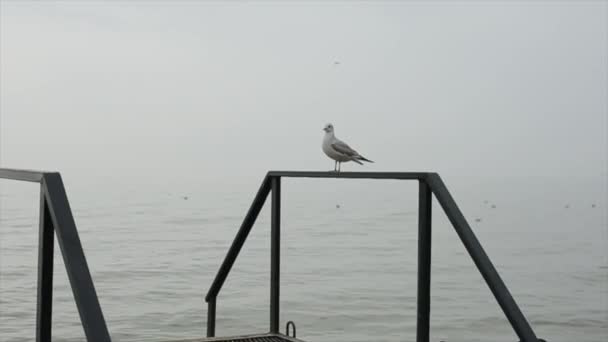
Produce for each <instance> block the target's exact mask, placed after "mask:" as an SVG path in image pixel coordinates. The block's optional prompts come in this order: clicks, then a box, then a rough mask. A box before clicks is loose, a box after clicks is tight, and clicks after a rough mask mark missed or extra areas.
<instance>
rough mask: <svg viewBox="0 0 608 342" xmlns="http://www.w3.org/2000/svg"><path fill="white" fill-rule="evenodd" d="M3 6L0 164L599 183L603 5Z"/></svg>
mask: <svg viewBox="0 0 608 342" xmlns="http://www.w3.org/2000/svg"><path fill="white" fill-rule="evenodd" d="M0 4H1V5H0V13H1V14H0V100H1V102H0V163H1V165H2V166H4V167H16V168H42V169H54V170H60V171H64V172H70V173H72V174H76V173H78V174H85V173H87V172H91V171H93V170H97V171H96V172H99V170H103V171H108V172H115V171H124V172H126V173H127V174H130V175H137V174H147V175H150V176H154V175H158V174H163V173H165V172H167V170H177V171H173V172H175V174H179V175H180V177H185V178H191V179H196V178H197V177H200V175H201V174H202V175H206V176H209V177H212V178H214V179H221V178H222V177H227V176H232V175H241V174H246V173H253V174H254V175H255V178H260V177H261V175H262V174H263V172H265V170H268V169H312V170H329V169H332V168H333V162H332V161H330V160H329V159H327V157H326V156H325V155H323V153H322V152H321V149H320V144H321V139H322V135H323V132H322V128H323V126H324V125H325V124H326V123H328V122H332V123H333V124H334V126H335V127H336V135H337V136H338V137H340V138H342V139H344V140H346V141H347V142H349V143H350V144H351V145H352V146H353V147H354V148H356V149H358V150H359V151H360V152H361V153H362V154H364V155H365V156H367V157H369V158H370V159H373V160H375V161H376V163H375V164H371V165H368V166H365V167H360V166H358V165H354V164H353V165H345V167H344V169H345V170H400V171H410V170H411V171H414V170H431V171H438V172H440V173H443V174H446V173H447V174H450V175H456V176H458V175H465V174H469V173H475V174H496V175H497V176H498V177H505V176H514V177H521V176H524V175H526V174H528V173H531V174H533V175H541V174H543V173H550V174H552V175H554V176H555V177H558V178H559V177H570V176H573V177H585V178H589V179H603V180H605V179H606V174H607V173H606V169H607V157H606V154H607V130H608V123H607V110H608V108H607V103H608V98H607V96H608V95H607V94H608V68H607V63H608V62H607V61H608V54H607V51H608V29H607V20H608V18H607V13H608V5H607V2H605V1H594V2H584V1H571V2H567V1H557V2H540V1H529V2H523V1H520V2H512V3H501V2H498V1H490V2H488V3H482V2H462V3H458V2H438V1H437V2H435V1H432V2H428V3H418V2H408V1H403V2H389V3H364V2H351V3H338V2H336V3H331V4H327V3H321V2H301V3H289V4H280V3H255V2H251V3H239V2H234V3H230V4H218V3H210V2H203V1H199V2H196V1H187V2H161V1H133V2H127V3H118V2H114V1H108V2H93V1H83V2H78V3H77V2H75V1H73V2H71V1H63V2H57V3H46V2H45V3H42V2H24V1H19V2H17V1H5V0H3V1H1V2H0ZM336 61H339V64H335V63H334V62H336Z"/></svg>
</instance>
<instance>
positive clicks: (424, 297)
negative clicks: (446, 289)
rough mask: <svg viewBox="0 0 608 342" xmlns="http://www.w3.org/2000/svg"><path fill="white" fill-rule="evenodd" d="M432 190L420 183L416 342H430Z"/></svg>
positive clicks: (424, 183)
mask: <svg viewBox="0 0 608 342" xmlns="http://www.w3.org/2000/svg"><path fill="white" fill-rule="evenodd" d="M431 208H432V194H431V188H430V187H429V185H428V184H427V183H426V182H425V181H422V180H421V181H419V189H418V306H417V310H418V314H417V322H416V342H429V330H430V314H431V236H432V230H431V217H432V216H431V214H432V212H431Z"/></svg>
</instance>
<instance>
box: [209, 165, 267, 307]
mask: <svg viewBox="0 0 608 342" xmlns="http://www.w3.org/2000/svg"><path fill="white" fill-rule="evenodd" d="M270 179H271V177H265V178H264V181H263V182H262V185H261V186H260V189H259V190H258V193H257V194H256V195H255V198H254V199H253V203H252V204H251V207H250V208H249V211H248V212H247V215H245V219H243V223H242V224H241V228H239V231H238V232H237V234H236V236H235V238H234V240H233V241H232V245H231V246H230V249H229V250H228V253H227V254H226V257H225V258H224V261H223V262H222V265H221V266H220V269H219V270H218V271H217V274H216V276H215V279H214V280H213V284H211V287H210V288H209V291H208V292H207V296H205V301H207V302H209V301H210V300H211V299H212V298H215V297H217V294H218V293H219V292H220V289H221V288H222V285H223V284H224V281H226V277H228V273H230V269H231V268H232V265H233V264H234V261H235V260H236V258H237V256H238V255H239V252H240V251H241V248H242V247H243V244H244V243H245V240H247V236H248V235H249V232H250V231H251V228H252V227H253V224H254V223H255V220H256V219H257V218H258V214H259V213H260V210H262V207H263V206H264V202H265V201H266V197H268V194H269V193H270Z"/></svg>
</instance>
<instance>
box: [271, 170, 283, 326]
mask: <svg viewBox="0 0 608 342" xmlns="http://www.w3.org/2000/svg"><path fill="white" fill-rule="evenodd" d="M271 184H272V211H271V214H270V215H271V216H270V219H271V222H270V231H271V232H270V235H271V236H270V332H271V333H278V332H279V306H280V303H279V295H280V287H281V281H280V273H281V178H280V177H272V180H271Z"/></svg>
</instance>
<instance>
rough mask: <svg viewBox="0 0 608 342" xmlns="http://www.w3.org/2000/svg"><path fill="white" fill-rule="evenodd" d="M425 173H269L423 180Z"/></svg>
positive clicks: (301, 176)
mask: <svg viewBox="0 0 608 342" xmlns="http://www.w3.org/2000/svg"><path fill="white" fill-rule="evenodd" d="M427 175H428V173H427V172H335V171H321V172H319V171H269V172H268V176H270V177H295V178H360V179H411V180H413V179H424V178H426V176H427Z"/></svg>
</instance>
